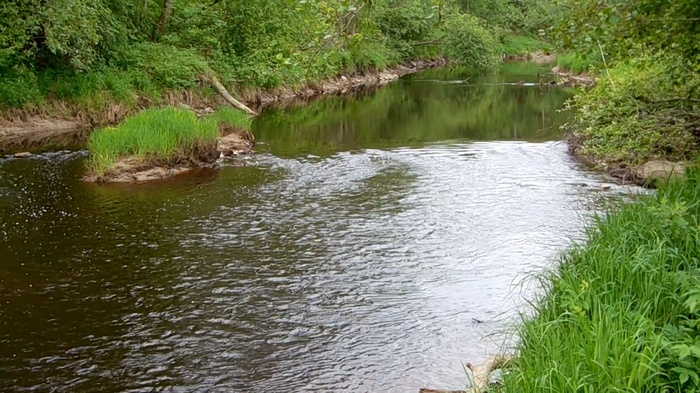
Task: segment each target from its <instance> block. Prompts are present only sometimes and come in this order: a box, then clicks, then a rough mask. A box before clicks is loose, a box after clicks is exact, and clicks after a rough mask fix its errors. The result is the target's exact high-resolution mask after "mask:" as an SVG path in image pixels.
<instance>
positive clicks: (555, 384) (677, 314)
mask: <svg viewBox="0 0 700 393" xmlns="http://www.w3.org/2000/svg"><path fill="white" fill-rule="evenodd" d="M698 201H700V172H699V171H698V170H697V169H690V170H689V172H688V175H687V177H686V178H684V179H682V180H678V181H675V182H671V183H668V184H666V185H663V186H661V187H660V188H659V190H658V192H657V193H656V194H655V195H653V196H641V197H638V198H637V199H636V200H635V201H632V202H628V203H624V204H622V205H621V206H619V207H617V208H612V209H611V210H610V211H609V213H608V214H607V216H606V217H605V218H604V219H602V218H598V219H597V220H596V222H595V224H594V225H593V226H592V227H591V228H590V229H589V230H588V232H587V239H586V240H585V241H584V242H582V243H580V244H577V245H575V246H573V247H572V248H571V249H570V250H569V251H567V252H566V253H564V254H563V256H562V258H561V261H560V262H561V263H560V264H559V265H558V266H557V267H556V268H554V269H553V270H551V271H549V272H547V273H545V274H544V275H543V276H542V277H541V283H542V284H543V289H544V295H543V296H542V297H540V298H539V299H538V300H537V301H535V302H534V303H533V304H532V306H533V310H532V311H534V312H535V313H536V314H535V316H534V317H532V318H527V317H524V318H523V321H522V324H521V325H520V326H519V327H518V328H517V330H518V333H519V335H520V338H521V341H520V344H519V346H518V348H517V358H516V360H515V361H514V362H513V363H512V364H511V367H510V369H509V371H508V372H507V373H506V374H505V376H504V385H503V386H501V387H499V388H498V389H497V391H500V392H525V393H527V392H542V391H554V392H573V391H584V392H599V391H628V392H662V391H667V392H679V391H683V392H688V391H696V390H694V389H698V388H700V378H699V377H698V374H697V371H698V370H699V369H700V261H699V260H698V256H700V226H699V225H700V220H699V218H700V203H699V202H698Z"/></svg>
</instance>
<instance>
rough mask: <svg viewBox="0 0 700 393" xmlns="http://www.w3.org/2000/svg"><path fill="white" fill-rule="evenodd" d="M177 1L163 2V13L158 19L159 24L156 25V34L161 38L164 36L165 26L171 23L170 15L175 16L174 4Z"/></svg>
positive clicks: (165, 0)
mask: <svg viewBox="0 0 700 393" xmlns="http://www.w3.org/2000/svg"><path fill="white" fill-rule="evenodd" d="M174 1H175V0H163V12H161V13H160V18H158V23H156V33H158V35H159V36H161V35H163V31H164V30H165V26H167V25H168V22H169V21H170V15H172V14H173V2H174Z"/></svg>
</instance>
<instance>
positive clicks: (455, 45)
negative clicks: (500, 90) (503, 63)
mask: <svg viewBox="0 0 700 393" xmlns="http://www.w3.org/2000/svg"><path fill="white" fill-rule="evenodd" d="M444 30H445V34H446V38H445V42H444V50H445V55H446V56H447V58H449V59H450V60H452V61H454V62H456V63H460V64H462V65H464V66H466V67H469V68H472V69H474V70H493V69H496V68H497V67H498V64H499V63H500V59H499V58H500V53H501V46H500V45H499V43H498V42H497V41H496V39H495V38H494V37H493V35H492V34H491V33H490V32H489V31H488V30H486V29H485V28H484V27H482V26H481V24H480V22H479V19H478V18H476V17H473V16H471V15H466V14H456V15H454V16H452V17H450V18H449V19H448V20H447V21H446V23H445V27H444Z"/></svg>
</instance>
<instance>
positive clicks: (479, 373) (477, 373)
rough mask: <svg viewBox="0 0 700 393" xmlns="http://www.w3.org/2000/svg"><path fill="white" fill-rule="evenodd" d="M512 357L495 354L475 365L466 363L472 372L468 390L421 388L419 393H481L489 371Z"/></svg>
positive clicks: (485, 385) (484, 388)
mask: <svg viewBox="0 0 700 393" xmlns="http://www.w3.org/2000/svg"><path fill="white" fill-rule="evenodd" d="M511 359H512V357H511V356H509V355H496V356H491V357H490V358H488V359H486V361H485V362H483V363H481V364H477V365H473V364H471V363H467V368H469V370H471V372H472V378H471V385H472V386H471V388H469V389H468V390H436V389H425V388H423V389H421V390H420V392H419V393H483V392H485V391H486V389H487V388H488V386H489V380H490V375H491V372H493V371H494V370H496V369H499V368H501V367H502V366H503V365H504V364H506V363H508V362H509V361H510V360H511Z"/></svg>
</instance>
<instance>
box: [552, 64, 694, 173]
mask: <svg viewBox="0 0 700 393" xmlns="http://www.w3.org/2000/svg"><path fill="white" fill-rule="evenodd" d="M699 86H700V76H699V74H698V73H697V72H696V71H694V70H693V69H692V68H689V67H688V66H687V65H685V63H684V62H682V61H681V60H680V59H679V58H678V57H675V56H665V55H656V56H653V57H651V56H646V57H643V58H640V59H635V60H631V61H629V62H627V63H624V64H620V65H618V66H616V67H614V68H612V69H610V73H609V75H608V74H607V73H606V74H604V76H603V77H601V79H600V81H599V83H598V85H597V86H596V87H595V88H594V89H592V90H590V91H585V92H581V93H580V94H578V95H576V96H575V97H574V99H573V100H572V101H571V102H570V103H569V107H570V108H573V109H575V113H574V117H573V119H572V121H571V122H570V123H569V124H567V125H566V127H567V128H568V129H569V130H570V131H572V132H573V133H574V135H575V136H576V137H577V138H578V139H580V141H581V143H582V144H581V146H580V147H579V148H578V151H579V152H580V153H582V154H587V155H591V156H592V157H594V158H597V159H600V160H603V161H607V162H626V163H639V162H641V161H644V160H649V159H654V158H665V159H671V160H684V159H689V158H692V157H693V156H694V154H696V153H697V149H698V146H697V143H696V140H697V138H698V136H700V125H699V124H698V122H697V115H696V113H697V112H696V110H697V100H698V99H699V98H700V93H699V90H698V87H699ZM693 100H696V101H693Z"/></svg>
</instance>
